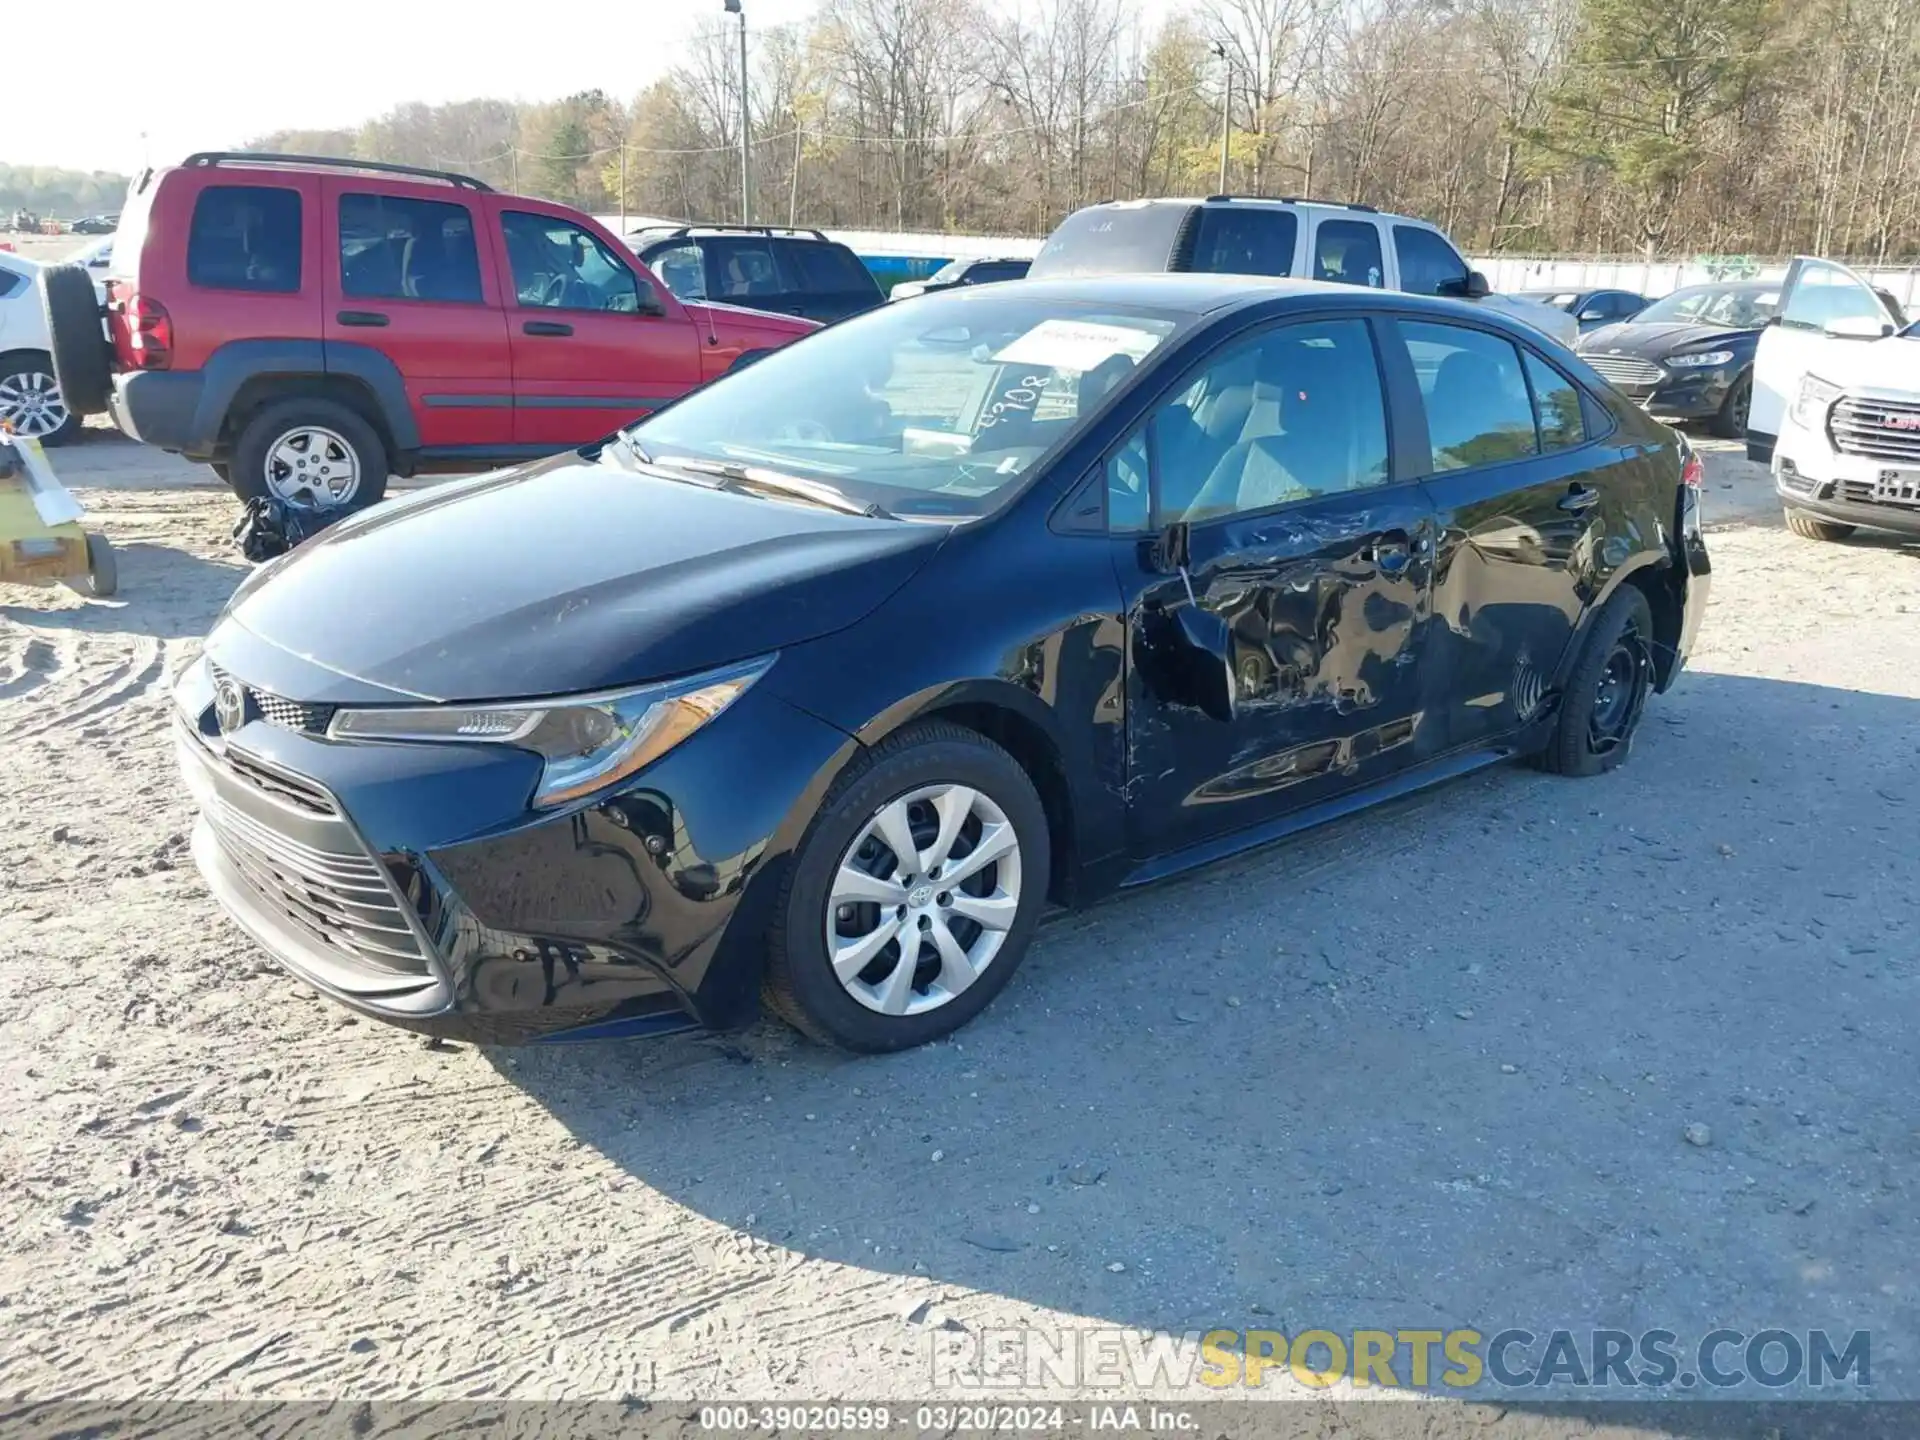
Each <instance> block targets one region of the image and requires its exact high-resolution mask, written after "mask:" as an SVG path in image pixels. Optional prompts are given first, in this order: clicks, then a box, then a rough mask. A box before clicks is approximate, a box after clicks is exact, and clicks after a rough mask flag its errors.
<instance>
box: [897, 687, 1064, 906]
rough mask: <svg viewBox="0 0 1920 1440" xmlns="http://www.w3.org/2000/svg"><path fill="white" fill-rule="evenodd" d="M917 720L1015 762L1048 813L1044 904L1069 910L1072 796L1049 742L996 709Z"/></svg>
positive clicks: (967, 708)
mask: <svg viewBox="0 0 1920 1440" xmlns="http://www.w3.org/2000/svg"><path fill="white" fill-rule="evenodd" d="M919 718H921V719H928V720H930V719H940V720H945V721H948V722H949V723H951V724H954V725H964V726H965V727H966V728H967V729H969V730H972V731H975V732H977V733H979V734H981V735H984V736H986V737H987V738H988V739H989V740H991V741H993V742H994V744H996V745H998V746H999V747H1000V748H1001V749H1002V750H1005V751H1006V752H1007V753H1008V754H1009V755H1011V756H1013V758H1014V759H1015V760H1016V761H1018V762H1019V765H1020V768H1021V769H1022V770H1024V771H1026V772H1027V778H1028V779H1030V780H1032V781H1033V788H1034V789H1035V790H1037V791H1039V792H1040V804H1041V807H1042V808H1043V809H1044V810H1045V811H1046V812H1047V832H1048V836H1049V839H1050V840H1051V842H1052V843H1051V846H1050V849H1051V857H1050V858H1051V860H1052V864H1051V865H1050V866H1049V868H1048V875H1049V877H1050V880H1049V884H1048V892H1047V898H1048V899H1049V900H1051V901H1053V902H1054V903H1055V904H1060V905H1065V904H1070V903H1071V901H1072V894H1073V888H1074V857H1075V856H1076V855H1077V854H1078V853H1079V850H1078V846H1077V844H1076V843H1075V836H1074V829H1073V793H1072V791H1071V789H1070V788H1069V787H1068V785H1067V775H1066V770H1065V769H1064V767H1063V766H1062V765H1061V763H1060V752H1059V750H1058V749H1057V748H1056V747H1055V746H1054V743H1053V740H1052V737H1050V736H1049V735H1048V734H1047V732H1046V731H1045V730H1043V729H1041V728H1040V726H1039V725H1038V724H1037V723H1035V722H1034V721H1032V720H1029V719H1028V718H1027V717H1026V716H1024V715H1022V714H1020V713H1019V712H1018V711H1017V710H1009V709H1006V708H1004V707H1003V706H999V705H990V704H981V703H978V702H974V703H968V704H962V705H951V706H947V707H945V708H943V709H940V710H935V711H932V712H929V713H928V714H926V715H923V716H921V717H919Z"/></svg>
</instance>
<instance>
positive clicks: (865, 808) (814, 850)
mask: <svg viewBox="0 0 1920 1440" xmlns="http://www.w3.org/2000/svg"><path fill="white" fill-rule="evenodd" d="M903 802H904V803H903ZM983 802H984V804H983ZM943 807H944V808H943ZM961 807H965V808H964V809H962V808H961ZM950 814H958V815H959V819H958V820H957V821H955V822H953V824H954V825H957V827H958V829H957V832H956V835H955V838H954V839H953V840H952V841H951V842H949V849H948V856H949V857H950V858H949V859H948V860H947V862H946V866H945V868H946V870H947V872H948V873H949V874H951V873H952V872H953V870H954V869H955V867H956V866H965V865H966V863H967V856H968V855H970V854H973V853H975V850H976V849H977V848H978V847H980V846H981V845H983V844H986V843H993V844H995V845H996V846H997V845H998V844H1001V843H1004V841H1005V839H1006V838H1007V837H1008V833H1009V832H1010V836H1011V839H1012V841H1013V845H1012V847H1011V848H1010V849H1009V850H1007V851H1005V852H1003V853H1002V854H1001V855H1000V856H999V858H997V859H995V860H993V861H991V862H989V863H988V864H987V865H985V866H984V867H982V868H980V869H979V870H977V871H976V872H974V873H972V874H970V875H965V876H963V877H962V878H961V880H960V881H959V882H958V884H957V885H956V886H955V888H954V890H953V891H951V892H948V891H942V890H941V889H940V882H939V880H938V879H937V878H936V877H935V875H934V872H935V871H937V870H938V869H939V868H940V867H939V866H938V865H937V864H935V863H933V862H929V866H928V868H929V874H928V877H926V878H925V879H922V878H921V877H919V876H918V875H916V876H915V877H913V878H914V880H915V881H916V882H917V883H913V884H909V885H907V886H905V887H904V888H902V889H901V891H900V893H901V896H902V899H903V900H905V901H908V902H910V903H913V904H914V905H915V907H916V908H917V910H918V912H919V916H920V923H919V924H917V925H915V924H913V923H912V921H913V917H914V913H915V912H914V910H913V909H909V910H907V911H906V913H905V915H904V916H903V915H902V914H900V913H897V912H896V913H895V914H893V915H889V914H888V913H887V912H888V911H889V910H893V909H894V907H893V906H892V905H891V904H886V905H882V904H880V903H878V902H877V901H875V902H873V903H869V902H868V901H865V900H854V901H848V900H846V899H845V898H838V899H837V898H836V895H838V896H840V897H845V896H847V895H849V894H854V893H860V892H861V891H865V890H868V889H869V888H870V889H871V893H874V894H880V893H885V892H887V890H888V886H889V884H890V882H891V881H892V880H893V879H894V878H895V877H896V876H897V875H898V870H899V861H898V857H897V854H896V852H894V851H893V850H892V849H891V848H890V847H888V846H887V845H886V844H885V842H884V841H883V840H882V839H881V838H880V835H879V831H880V830H881V829H887V828H893V827H892V826H891V825H890V824H889V821H890V819H898V820H899V821H901V822H902V823H905V824H907V826H908V832H909V833H908V834H907V835H906V837H905V839H906V842H907V843H910V844H911V845H912V846H913V847H915V849H916V850H917V851H918V852H919V853H918V854H917V855H916V858H915V862H914V863H915V864H916V866H917V865H918V864H919V863H921V862H920V857H921V856H926V855H930V854H931V853H932V852H933V851H934V849H935V848H936V847H937V846H938V845H939V834H940V832H941V828H942V822H943V821H944V820H945V819H946V817H947V816H948V815H950ZM994 817H997V818H994ZM1003 825H1004V826H1005V827H1007V829H1006V830H1005V831H1003V830H1001V829H1000V828H999V827H1000V826H1003ZM989 826H992V828H991V829H989V828H988V827H989ZM948 828H953V826H949V827H948ZM895 833H896V834H897V833H898V831H897V830H896V831H895ZM1050 846H1051V838H1050V836H1049V833H1048V827H1047V814H1046V810H1045V808H1044V807H1043V806H1042V805H1041V803H1040V796H1039V793H1038V792H1037V791H1036V790H1035V789H1034V784H1033V781H1032V779H1031V778H1030V777H1029V776H1028V775H1027V773H1026V771H1025V770H1023V769H1021V767H1020V764H1019V762H1017V761H1016V760H1015V759H1014V758H1013V757H1012V756H1011V755H1009V754H1008V753H1007V752H1006V751H1005V750H1003V749H1002V748H1001V747H1000V746H998V745H996V744H994V743H993V741H991V740H989V739H987V738H986V737H985V736H983V735H981V734H979V733H978V732H977V731H973V730H968V729H966V728H965V727H963V726H959V725H953V724H948V723H945V722H941V721H932V722H927V723H924V724H919V725H913V726H909V727H908V728H906V729H905V730H902V731H900V732H899V733H897V734H895V735H893V736H890V737H889V738H888V739H887V740H885V741H883V742H882V743H881V744H880V745H878V746H876V747H875V748H874V749H873V750H871V751H869V752H867V753H866V754H865V755H863V756H862V757H861V758H860V759H859V760H858V761H857V762H856V763H855V764H854V765H852V766H851V767H849V769H848V771H847V773H845V774H844V775H842V776H841V777H840V778H839V780H837V781H836V782H835V783H834V785H833V788H832V789H831V790H829V791H828V793H827V797H826V799H825V800H824V801H822V803H821V806H820V810H819V812H818V813H817V814H816V815H815V817H814V819H813V822H812V823H811V824H810V825H809V827H808V829H807V833H806V837H805V838H804V839H803V840H802V841H801V842H800V845H799V847H798V848H797V850H796V852H795V855H794V858H793V861H792V863H791V865H790V867H789V869H788V871H787V875H786V878H785V881H784V883H783V885H782V891H781V895H780V899H779V902H778V908H777V910H776V912H775V920H774V924H773V928H772V932H771V934H770V936H769V938H768V957H767V971H766V975H765V978H764V982H763V986H762V997H763V999H764V1000H765V1002H766V1004H767V1007H768V1009H770V1010H771V1011H772V1012H773V1013H775V1014H777V1015H779V1016H780V1017H781V1018H782V1019H784V1020H786V1021H787V1022H788V1023H790V1024H791V1025H793V1026H794V1027H795V1028H796V1029H798V1030H799V1031H800V1032H801V1033H802V1034H805V1035H807V1036H809V1037H811V1038H813V1039H815V1040H818V1041H820V1042H822V1043H824V1044H829V1045H837V1046H840V1047H841V1048H843V1049H847V1050H854V1051H859V1052H862V1053H867V1054H874V1053H880V1052H885V1051H890V1050H904V1049H908V1048H910V1047H912V1046H915V1045H923V1044H925V1043H926V1042H928V1041H930V1040H936V1039H938V1038H940V1037H941V1036H943V1035H946V1034H949V1033H951V1032H952V1031H954V1030H957V1029H959V1028H960V1027H961V1026H962V1025H964V1024H966V1023H967V1022H968V1021H969V1020H971V1019H973V1017H974V1016H976V1015H978V1014H979V1013H980V1012H981V1011H982V1010H983V1009H985V1008H986V1007H987V1005H988V1004H989V1002H991V1001H992V999H993V997H994V996H995V995H997V994H999V992H1000V991H1001V989H1002V988H1004V987H1005V985H1006V984H1007V982H1008V980H1010V979H1011V978H1012V976H1013V972H1014V970H1015V969H1017V968H1018V966H1019V964H1020V961H1021V960H1022V958H1023V957H1024V956H1025V954H1026V950H1027V946H1028V943H1029V942H1030V941H1031V939H1032V936H1033V930H1034V927H1035V925H1037V924H1038V923H1039V919H1040V912H1041V910H1042V909H1043V908H1044V907H1045V904H1046V894H1047V883H1048V878H1049V855H1050ZM921 847H925V848H924V849H922V848H921ZM868 867H871V870H869V868H868ZM854 871H857V872H858V873H857V875H855V876H854V878H855V881H856V884H855V887H854V888H853V889H849V887H848V886H847V884H846V882H845V880H843V879H842V877H843V875H847V874H849V873H850V872H854ZM874 877H878V878H877V880H876V881H875V884H874V885H873V886H872V887H868V886H867V881H868V880H869V879H873V878H874ZM1009 891H1011V893H1009ZM982 892H988V893H982ZM956 896H957V897H958V898H957V899H956V898H955V897H956ZM989 906H990V907H992V908H993V910H994V911H995V912H996V922H997V921H998V920H1004V921H1006V925H1005V928H1004V929H1003V930H1002V929H1000V927H999V925H998V923H996V924H995V925H993V926H991V927H989V926H984V925H980V924H979V923H978V922H976V921H974V920H973V919H971V918H970V917H968V916H967V915H966V914H965V913H963V912H964V911H965V910H967V909H969V908H972V909H976V910H978V911H979V912H980V913H983V914H984V913H986V911H987V907H989ZM903 920H904V921H905V924H903ZM936 925H937V926H938V927H939V928H938V930H936V929H935V928H934V927H935V926H936ZM889 927H891V930H889ZM830 929H831V930H832V931H833V933H834V934H835V935H836V937H838V938H841V939H843V940H845V941H847V942H849V943H848V945H847V950H848V953H849V954H851V953H852V952H853V951H854V949H855V948H856V947H857V944H858V942H860V941H862V940H865V941H869V942H870V941H872V940H873V939H874V937H875V936H876V935H885V934H889V933H890V934H891V935H893V936H894V937H895V938H891V939H884V940H883V943H881V944H879V945H878V947H877V948H873V949H871V956H872V958H871V959H870V960H869V961H868V963H867V965H866V966H865V968H864V969H863V970H861V971H859V972H855V973H853V974H851V975H850V976H849V979H848V980H847V981H846V982H844V983H843V981H842V980H841V978H840V977H839V976H838V975H837V974H836V973H835V969H834V963H833V959H832V958H831V957H830V955H829V951H828V946H829V939H828V935H829V930H830ZM996 930H998V931H999V936H1000V938H999V939H998V940H997V941H996V940H994V939H993V932H994V931H996ZM909 931H911V932H912V933H913V935H914V951H915V959H916V963H915V965H914V967H913V968H912V969H911V970H904V971H903V964H904V958H905V957H904V956H903V955H902V953H901V951H902V947H901V941H900V940H899V939H898V938H897V937H898V936H899V935H901V934H906V933H908V932H909ZM942 937H944V939H945V941H946V947H945V948H942V946H941V939H942ZM953 954H957V955H958V957H959V958H958V960H957V961H950V959H949V956H950V955H953ZM889 957H891V959H889ZM950 963H951V964H952V968H953V970H954V972H955V973H965V974H968V975H971V976H973V977H974V978H972V979H971V980H970V981H968V982H965V983H963V984H961V985H960V986H959V987H958V988H950V987H949V986H948V985H945V984H943V983H942V980H943V978H944V977H946V976H947V975H948V973H949V965H950ZM963 967H964V969H963ZM863 977H864V978H863ZM889 981H891V982H893V983H892V984H889V983H888V982H889ZM943 995H944V998H942V997H943ZM861 996H864V997H865V998H864V999H863V998H858V997H861ZM889 1000H891V1001H892V1003H894V1004H897V1005H899V1006H900V1010H901V1012H904V1013H884V1011H883V1008H882V1007H884V1006H885V1005H887V1004H888V1003H889Z"/></svg>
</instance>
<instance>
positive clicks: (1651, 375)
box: [1581, 355, 1667, 390]
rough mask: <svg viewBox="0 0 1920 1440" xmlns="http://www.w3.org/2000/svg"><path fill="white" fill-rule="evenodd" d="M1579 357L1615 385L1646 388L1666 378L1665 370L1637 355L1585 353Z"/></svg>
mask: <svg viewBox="0 0 1920 1440" xmlns="http://www.w3.org/2000/svg"><path fill="white" fill-rule="evenodd" d="M1581 358H1582V359H1584V360H1585V361H1586V362H1587V363H1588V364H1589V365H1591V366H1592V367H1593V368H1594V369H1595V370H1598V371H1599V372H1600V374H1601V375H1602V376H1604V377H1605V378H1606V379H1608V380H1610V381H1612V382H1613V383H1614V384H1615V385H1620V386H1631V387H1633V388H1635V389H1640V390H1648V389H1651V388H1653V387H1654V386H1656V385H1658V384H1659V383H1660V382H1661V381H1662V380H1665V379H1666V378H1667V372H1666V371H1664V370H1662V369H1661V368H1660V367H1659V366H1658V365H1656V364H1654V363H1653V362H1652V361H1651V360H1642V359H1640V358H1639V357H1638V356H1637V355H1586V356H1582V357H1581Z"/></svg>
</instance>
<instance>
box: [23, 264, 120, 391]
mask: <svg viewBox="0 0 1920 1440" xmlns="http://www.w3.org/2000/svg"><path fill="white" fill-rule="evenodd" d="M40 303H41V304H42V305H43V306H44V307H45V308H46V312H47V335H48V337H49V339H48V342H47V343H48V348H49V349H51V350H52V352H53V378H54V379H56V380H58V381H59V382H60V394H61V396H62V397H63V398H64V399H65V400H66V404H67V410H68V412H69V413H71V414H74V415H98V414H100V413H101V412H102V411H103V410H105V409H106V408H107V397H108V396H109V395H110V394H112V392H113V369H112V365H111V363H110V359H111V357H110V356H109V354H108V351H107V336H106V331H105V330H104V329H102V328H101V324H100V299H99V297H98V296H97V295H95V294H94V290H93V279H92V277H91V276H89V275H88V274H87V272H86V271H85V270H84V269H82V268H81V267H80V266H78V265H49V266H48V267H47V268H46V269H44V270H42V271H41V272H40Z"/></svg>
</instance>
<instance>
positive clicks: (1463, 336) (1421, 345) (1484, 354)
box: [1400, 320, 1578, 472]
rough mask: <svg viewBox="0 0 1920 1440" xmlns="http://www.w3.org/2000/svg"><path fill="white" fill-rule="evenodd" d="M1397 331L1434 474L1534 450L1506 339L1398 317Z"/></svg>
mask: <svg viewBox="0 0 1920 1440" xmlns="http://www.w3.org/2000/svg"><path fill="white" fill-rule="evenodd" d="M1400 333H1401V334H1402V335H1403V336H1404V337H1405V338H1406V342H1407V350H1408V353H1409V354H1410V355H1411V356H1412V357H1413V371H1414V374H1415V375H1416V376H1417V377H1418V378H1419V381H1420V396H1421V399H1423V400H1424V401H1425V402H1426V411H1427V436H1428V438H1429V440H1430V441H1431V442H1432V445H1433V468H1434V470H1435V471H1436V472H1443V471H1447V470H1466V469H1470V468H1472V467H1473V466H1476V465H1497V464H1499V463H1500V462H1501V461H1503V460H1518V459H1520V458H1522V457H1524V456H1527V455H1533V454H1537V453H1538V451H1539V444H1538V441H1537V438H1536V436H1535V434H1534V427H1533V402H1532V399H1531V397H1530V396H1529V394H1528V392H1527V381H1526V376H1525V375H1524V373H1523V372H1522V370H1521V366H1520V355H1519V352H1518V351H1516V350H1515V349H1514V347H1513V344H1512V342H1510V341H1507V340H1503V339H1501V338H1500V337H1499V336H1498V335H1490V334H1488V333H1487V332H1486V331H1484V330H1469V329H1467V328H1466V327H1465V326H1461V325H1428V324H1416V323H1413V322H1410V321H1405V320H1403V321H1401V322H1400ZM1575 400H1576V402H1577V400H1578V396H1576V397H1575Z"/></svg>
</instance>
